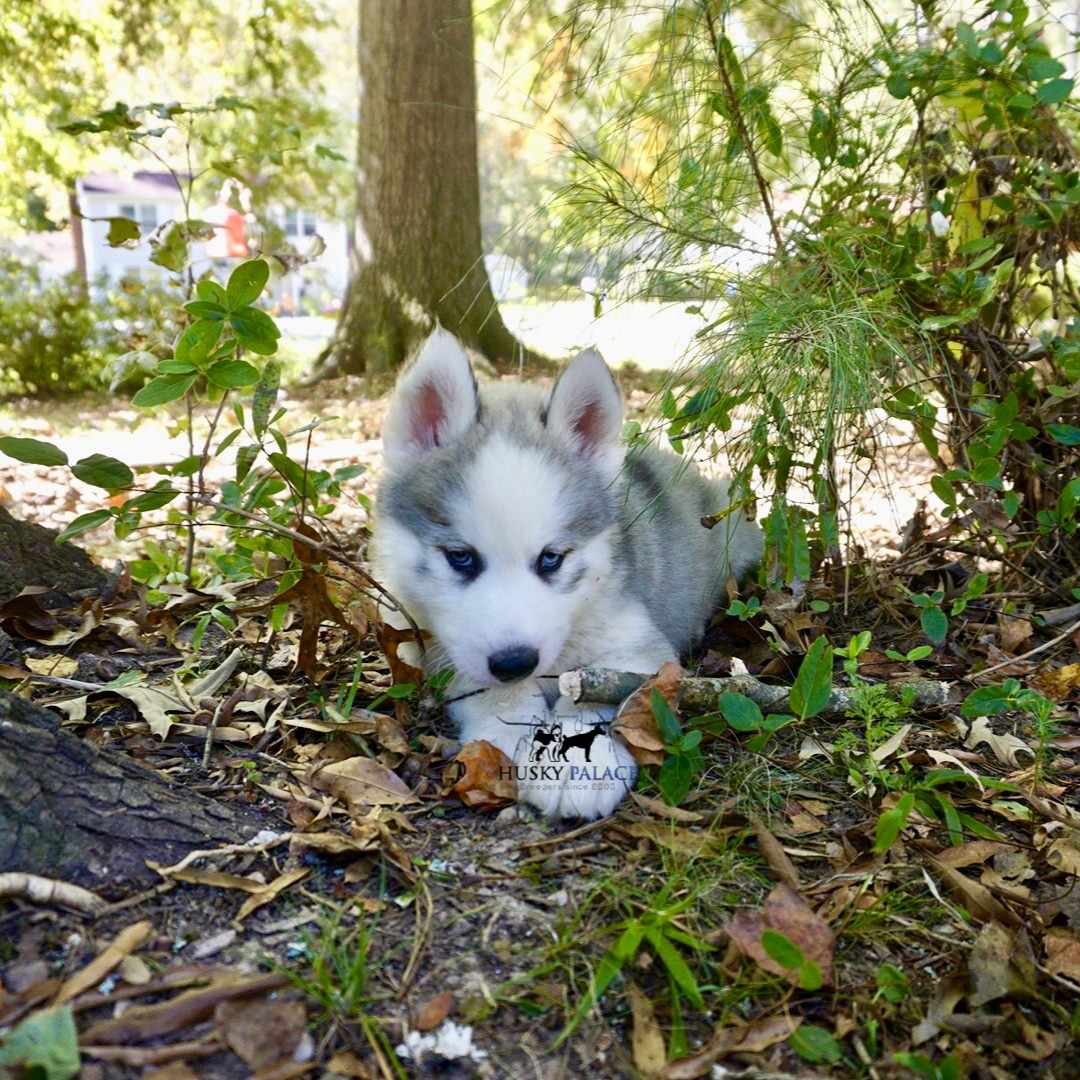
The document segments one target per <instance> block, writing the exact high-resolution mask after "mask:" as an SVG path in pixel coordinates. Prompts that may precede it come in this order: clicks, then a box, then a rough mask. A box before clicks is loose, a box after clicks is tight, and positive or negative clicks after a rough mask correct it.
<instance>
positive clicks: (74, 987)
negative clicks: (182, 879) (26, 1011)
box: [53, 922, 154, 1006]
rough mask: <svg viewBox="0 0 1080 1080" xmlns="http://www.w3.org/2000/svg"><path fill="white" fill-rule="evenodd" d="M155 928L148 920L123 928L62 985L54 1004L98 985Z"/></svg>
mask: <svg viewBox="0 0 1080 1080" xmlns="http://www.w3.org/2000/svg"><path fill="white" fill-rule="evenodd" d="M153 930H154V927H153V925H152V924H151V923H148V922H138V923H135V924H133V925H132V926H129V927H127V928H126V929H124V930H121V931H120V933H119V934H117V935H116V937H115V938H114V939H113V940H112V941H111V942H110V943H109V944H108V945H106V946H105V948H104V949H102V950H101V952H100V953H99V954H98V955H97V956H95V957H94V959H93V960H91V961H90V963H89V964H87V965H86V967H84V968H83V969H82V970H81V971H77V972H76V973H75V974H74V975H72V976H71V978H70V979H68V980H67V981H66V982H65V983H64V985H63V986H61V987H60V989H59V991H57V994H56V997H55V998H54V999H53V1005H54V1006H55V1005H63V1004H64V1002H66V1001H70V1000H71V999H72V998H73V997H76V996H78V995H79V994H81V993H83V992H84V991H86V990H89V989H90V987H92V986H97V984H98V983H99V982H101V980H102V979H104V978H105V976H106V975H108V974H109V972H110V971H112V970H113V969H114V968H116V967H118V966H119V965H120V963H121V961H122V960H123V959H124V957H125V956H127V955H128V954H129V953H132V952H134V951H135V950H136V949H137V948H138V947H139V946H140V945H141V944H142V943H143V942H144V941H145V940H146V939H147V938H148V937H149V936H150V935H151V934H152V933H153Z"/></svg>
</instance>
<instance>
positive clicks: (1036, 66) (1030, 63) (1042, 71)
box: [1022, 56, 1065, 82]
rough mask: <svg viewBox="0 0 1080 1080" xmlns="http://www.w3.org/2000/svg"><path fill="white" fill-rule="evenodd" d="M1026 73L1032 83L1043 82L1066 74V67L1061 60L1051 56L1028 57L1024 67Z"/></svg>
mask: <svg viewBox="0 0 1080 1080" xmlns="http://www.w3.org/2000/svg"><path fill="white" fill-rule="evenodd" d="M1022 67H1023V70H1024V73H1025V74H1026V75H1027V77H1028V78H1029V79H1031V80H1032V82H1043V81H1044V80H1045V79H1056V78H1057V77H1058V76H1059V75H1064V74H1065V65H1064V64H1063V63H1062V62H1061V61H1060V60H1055V59H1054V58H1053V57H1050V56H1028V57H1025V59H1024V63H1023V65H1022Z"/></svg>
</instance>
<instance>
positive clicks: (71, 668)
mask: <svg viewBox="0 0 1080 1080" xmlns="http://www.w3.org/2000/svg"><path fill="white" fill-rule="evenodd" d="M23 663H24V664H25V665H26V666H27V667H28V668H29V669H30V670H31V671H32V672H34V674H35V675H51V676H52V677H53V678H54V679H71V678H73V677H74V676H75V675H77V674H78V671H79V661H78V660H76V659H75V658H74V657H73V656H42V657H40V658H37V657H33V656H24V657H23Z"/></svg>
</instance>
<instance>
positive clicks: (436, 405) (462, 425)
mask: <svg viewBox="0 0 1080 1080" xmlns="http://www.w3.org/2000/svg"><path fill="white" fill-rule="evenodd" d="M478 409H479V402H478V398H477V394H476V379H475V378H474V376H473V371H472V366H471V365H470V364H469V358H468V356H466V355H465V350H464V349H463V348H462V347H461V344H460V343H459V342H458V340H457V338H455V337H454V336H453V334H450V333H448V332H447V331H446V330H442V329H438V330H436V331H435V332H434V333H433V334H432V335H431V336H430V337H429V338H428V339H427V341H425V342H424V344H423V345H422V346H421V347H420V352H419V353H418V354H417V356H416V359H415V360H413V362H412V363H411V364H410V365H409V366H408V368H406V370H405V372H404V374H403V375H402V376H401V378H400V379H399V380H398V384H397V389H396V390H395V391H394V398H393V400H392V401H391V403H390V412H389V413H388V414H387V417H386V423H385V424H384V425H383V450H384V453H385V455H386V462H387V464H388V465H389V466H391V467H393V466H394V465H395V464H398V463H402V462H404V461H406V460H408V459H410V458H414V457H417V456H419V455H420V454H424V453H427V451H429V450H434V449H435V447H437V446H445V445H446V443H448V442H450V441H451V440H452V439H455V438H456V437H457V436H458V435H461V434H462V433H463V432H465V431H467V430H468V429H469V428H470V427H471V426H472V425H473V424H474V423H475V422H476V415H477V411H478Z"/></svg>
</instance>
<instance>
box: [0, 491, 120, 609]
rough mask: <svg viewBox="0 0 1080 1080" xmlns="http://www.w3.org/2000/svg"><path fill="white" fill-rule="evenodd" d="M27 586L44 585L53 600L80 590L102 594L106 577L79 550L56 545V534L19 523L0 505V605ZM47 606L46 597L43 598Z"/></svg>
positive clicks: (42, 528) (24, 522) (69, 545)
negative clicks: (51, 593)
mask: <svg viewBox="0 0 1080 1080" xmlns="http://www.w3.org/2000/svg"><path fill="white" fill-rule="evenodd" d="M27 585H44V586H45V587H46V588H48V589H50V590H53V592H54V596H55V598H56V599H64V598H68V597H70V594H71V593H75V592H79V591H81V590H84V589H91V590H93V589H96V590H98V591H104V590H105V589H106V588H107V587H108V585H109V575H108V574H106V573H105V571H104V570H102V569H101V567H100V566H98V565H96V564H95V563H94V562H93V561H92V560H91V558H90V556H89V555H87V554H86V552H85V551H83V549H82V548H80V547H76V546H75V545H74V544H70V543H68V544H57V543H56V533H54V532H52V531H51V530H49V529H46V528H45V527H44V526H43V525H35V524H34V523H33V522H31V521H19V520H18V519H17V518H13V517H12V516H11V514H9V513H8V512H7V511H6V510H5V509H4V508H3V507H2V506H0V604H2V603H4V601H6V600H10V599H11V597H13V596H18V594H19V593H20V592H22V590H23V589H24V588H26V586H27ZM43 599H44V601H45V602H46V603H49V597H48V596H46V597H43Z"/></svg>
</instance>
